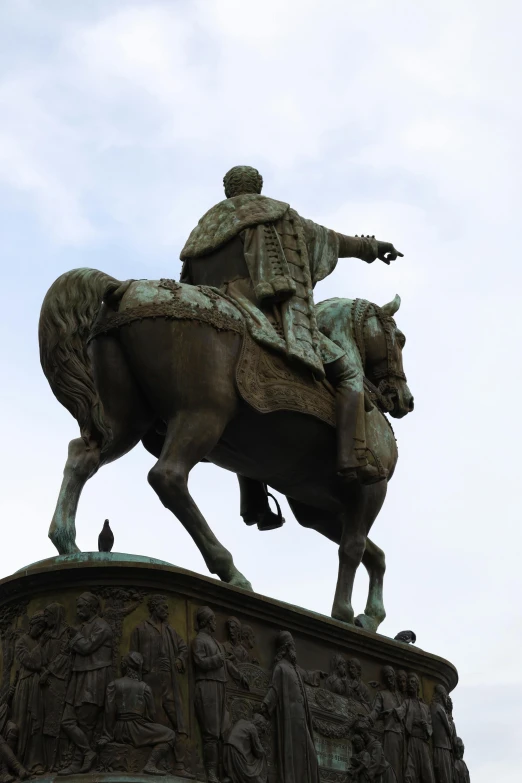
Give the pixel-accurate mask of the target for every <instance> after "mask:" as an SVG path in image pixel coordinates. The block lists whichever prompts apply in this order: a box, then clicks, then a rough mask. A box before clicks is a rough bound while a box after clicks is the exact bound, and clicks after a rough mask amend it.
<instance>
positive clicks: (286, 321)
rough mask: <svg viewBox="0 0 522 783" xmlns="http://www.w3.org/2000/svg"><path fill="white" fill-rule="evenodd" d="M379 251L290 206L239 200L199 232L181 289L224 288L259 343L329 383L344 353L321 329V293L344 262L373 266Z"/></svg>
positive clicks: (219, 208)
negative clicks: (317, 301)
mask: <svg viewBox="0 0 522 783" xmlns="http://www.w3.org/2000/svg"><path fill="white" fill-rule="evenodd" d="M376 249H377V247H376V242H375V240H374V239H369V238H368V239H366V238H357V237H349V236H344V235H343V234H338V233H336V232H335V231H332V230H331V229H328V228H325V227H324V226H320V225H318V224H317V223H313V222H312V221H311V220H305V219H304V218H302V217H300V215H298V213H297V212H296V211H295V210H293V209H291V208H290V207H289V206H288V204H285V203H283V202H280V201H275V200H274V199H270V198H266V197H265V196H261V195H254V194H248V195H242V196H235V197H233V198H230V199H226V200H225V201H222V202H220V203H219V204H216V206H215V207H213V208H212V209H211V210H209V212H207V213H206V215H204V216H203V217H202V219H201V220H200V222H199V223H198V225H197V226H196V228H195V229H194V230H193V231H192V233H191V235H190V237H189V239H188V241H187V243H186V245H185V247H184V248H183V251H182V253H181V259H182V260H183V262H184V263H183V270H182V274H181V282H182V283H190V284H192V285H209V286H214V287H216V288H219V289H220V290H221V291H223V293H226V294H227V295H228V296H229V297H231V298H232V299H233V300H234V302H235V304H236V305H237V306H238V307H239V309H240V310H241V312H242V313H243V315H244V317H245V320H246V323H247V325H248V329H249V332H250V334H251V336H252V337H253V338H254V339H255V340H256V341H257V342H259V343H261V344H262V345H265V346H267V347H270V348H273V349H275V350H277V351H279V352H283V353H285V354H286V355H287V356H288V357H290V358H292V359H294V360H297V361H298V362H299V363H301V364H302V365H305V366H306V367H308V368H309V369H310V370H312V371H313V372H314V374H315V375H316V376H317V377H323V376H324V368H323V365H324V364H329V363H330V362H333V361H335V360H336V359H339V358H340V357H341V356H343V355H344V351H343V350H342V348H340V346H338V345H336V344H335V343H334V342H332V341H331V340H329V339H328V338H327V337H326V336H325V335H323V334H321V333H320V332H319V330H318V328H317V322H316V317H315V308H314V300H313V288H314V286H315V284H316V283H317V282H319V281H320V280H322V279H323V278H325V277H327V276H328V275H329V274H330V273H331V272H333V270H334V269H335V267H336V265H337V260H338V259H339V258H342V257H348V256H352V257H357V258H361V259H363V260H365V261H368V262H371V261H374V260H375V258H376V255H377V252H376Z"/></svg>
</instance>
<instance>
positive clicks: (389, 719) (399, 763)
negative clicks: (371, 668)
mask: <svg viewBox="0 0 522 783" xmlns="http://www.w3.org/2000/svg"><path fill="white" fill-rule="evenodd" d="M382 681H383V688H382V689H381V690H380V691H379V692H378V693H377V695H376V697H375V699H374V702H373V707H372V712H371V717H372V720H373V721H374V722H376V721H378V720H381V721H382V723H383V728H384V734H383V751H384V755H385V757H386V760H387V761H389V762H390V764H391V766H392V767H393V769H394V770H395V774H396V777H397V783H403V780H404V774H403V772H404V730H403V727H402V722H401V720H400V718H399V716H398V715H397V712H396V710H397V707H400V705H401V703H402V698H401V695H400V693H399V692H398V690H397V683H396V677H395V671H394V669H393V667H392V666H385V667H384V668H383V670H382Z"/></svg>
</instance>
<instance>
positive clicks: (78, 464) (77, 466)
mask: <svg viewBox="0 0 522 783" xmlns="http://www.w3.org/2000/svg"><path fill="white" fill-rule="evenodd" d="M99 464H100V447H99V446H98V445H97V444H95V443H94V444H93V445H92V446H91V447H90V448H89V447H87V446H86V444H85V443H84V441H83V440H82V438H75V439H74V440H72V441H71V442H70V443H69V450H68V455H67V462H66V463H65V468H64V471H63V480H62V485H61V487H60V493H59V495H58V502H57V504H56V509H55V512H54V515H53V518H52V522H51V526H50V528H49V538H50V539H51V541H52V542H53V544H54V545H55V547H56V549H57V550H58V552H59V554H60V555H70V554H72V553H73V552H79V551H80V550H79V548H78V547H77V545H76V510H77V508H78V501H79V500H80V495H81V493H82V489H83V488H84V486H85V484H86V483H87V481H88V480H89V479H90V477H91V476H93V475H94V474H95V473H96V471H97V470H98V466H99Z"/></svg>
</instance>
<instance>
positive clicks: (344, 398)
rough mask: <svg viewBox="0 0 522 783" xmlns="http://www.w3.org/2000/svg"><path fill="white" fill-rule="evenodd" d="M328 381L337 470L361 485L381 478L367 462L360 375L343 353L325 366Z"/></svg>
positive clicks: (349, 479) (362, 390) (376, 469)
mask: <svg viewBox="0 0 522 783" xmlns="http://www.w3.org/2000/svg"><path fill="white" fill-rule="evenodd" d="M325 372H326V377H327V379H328V381H329V382H330V383H331V384H332V386H334V388H335V413H336V421H337V472H338V473H339V475H340V476H341V477H342V478H343V479H345V480H346V481H355V480H357V479H358V480H359V481H361V482H362V483H363V484H371V483H374V482H376V481H381V480H382V479H383V478H384V476H383V475H382V474H381V473H380V472H379V469H378V468H376V467H375V466H374V465H370V464H369V463H368V459H367V457H366V433H365V410H364V388H363V379H362V376H361V374H360V373H359V372H358V371H357V370H356V369H355V368H354V367H353V365H351V364H350V362H349V361H348V358H347V357H346V356H341V358H339V359H336V360H335V361H334V362H331V363H329V364H326V365H325Z"/></svg>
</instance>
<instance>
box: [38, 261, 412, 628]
mask: <svg viewBox="0 0 522 783" xmlns="http://www.w3.org/2000/svg"><path fill="white" fill-rule="evenodd" d="M399 305H400V299H399V297H395V299H394V300H393V301H392V302H390V303H388V304H386V305H384V306H383V307H378V306H377V305H374V304H371V303H370V302H367V301H365V300H360V299H357V300H353V301H352V300H349V299H332V300H329V301H326V302H322V303H320V304H318V305H317V308H316V312H317V321H318V325H319V328H320V329H321V331H325V333H328V335H329V336H330V338H331V339H332V340H334V341H337V342H338V343H339V345H341V346H342V347H343V348H344V349H345V350H346V351H348V352H351V354H352V356H353V360H354V361H355V362H356V363H357V366H358V368H359V369H360V372H361V373H364V376H365V378H366V381H365V384H366V392H367V395H366V406H365V409H366V442H367V449H368V452H369V454H370V455H371V459H372V460H373V463H374V464H375V465H376V466H377V467H378V468H379V470H380V471H381V472H382V477H383V478H382V480H380V481H378V482H376V483H374V484H371V485H362V484H360V483H358V482H352V483H348V484H347V483H344V482H342V481H341V480H340V479H339V477H338V476H337V475H336V467H335V465H336V462H335V460H336V441H335V413H334V402H333V394H332V390H331V388H328V384H327V382H325V381H322V382H319V381H316V380H314V378H313V377H312V375H311V373H310V374H308V376H307V377H304V375H303V373H302V371H300V370H299V369H298V368H293V367H292V366H291V365H290V364H288V363H287V362H285V361H284V360H283V359H281V358H279V357H276V356H275V355H273V354H272V355H271V353H270V351H268V350H266V349H264V348H262V347H260V346H258V345H257V344H256V343H255V342H254V341H253V340H252V339H251V337H250V336H249V334H248V331H247V329H246V326H245V322H244V318H243V316H242V314H241V312H240V311H239V310H238V308H237V307H236V306H235V305H234V302H233V301H232V300H228V298H227V297H226V295H222V294H221V293H220V292H219V290H218V289H215V288H211V287H208V286H191V285H184V284H181V283H175V282H174V281H171V280H161V281H151V280H141V281H126V282H124V283H122V282H121V281H119V280H116V279H115V278H113V277H111V276H109V275H107V274H105V273H103V272H100V271H97V270H94V269H75V270H72V271H70V272H67V273H65V274H63V275H62V276H61V277H59V278H58V279H57V280H56V281H55V282H54V283H53V285H52V286H51V288H50V289H49V291H48V292H47V294H46V296H45V299H44V302H43V305H42V311H41V316H40V324H39V343H40V356H41V363H42V367H43V370H44V373H45V375H46V377H47V380H48V381H49V384H50V386H51V389H52V391H53V393H54V394H55V396H56V397H57V399H58V400H59V401H60V402H61V403H62V405H64V406H65V407H66V408H67V409H68V410H69V412H70V413H71V414H72V415H73V416H74V417H75V418H76V420H77V421H78V424H79V426H80V432H81V437H79V438H76V439H74V440H72V441H71V442H70V444H69V449H68V457H67V461H66V464H65V469H64V477H63V482H62V485H61V489H60V493H59V497H58V501H57V505H56V509H55V512H54V516H53V519H52V522H51V526H50V529H49V537H50V539H51V541H52V542H53V544H54V545H55V547H56V548H57V550H58V552H59V553H60V554H71V553H74V552H78V551H79V550H78V547H77V545H76V541H75V538H76V529H75V516H76V510H77V506H78V502H79V498H80V494H81V492H82V489H83V487H84V486H85V483H86V482H87V480H88V479H89V478H91V477H92V476H93V475H94V474H95V473H96V471H97V470H98V469H99V468H100V467H101V466H102V465H105V464H107V463H109V462H112V461H114V460H116V459H118V458H119V457H121V456H123V455H124V454H126V453H127V452H128V451H130V450H131V449H132V448H134V446H136V444H137V443H138V442H139V441H141V442H142V444H143V445H144V447H145V448H146V449H147V450H148V451H150V452H151V453H152V454H153V455H154V456H155V457H156V458H157V462H156V464H155V465H154V467H153V468H152V469H151V470H150V472H149V474H148V480H149V483H150V484H151V486H152V487H153V489H154V490H155V491H156V493H157V494H158V496H159V498H160V500H161V502H162V503H163V505H164V506H166V508H168V509H169V510H170V511H172V513H173V514H174V515H175V516H176V517H177V518H178V520H179V521H180V522H181V523H182V524H183V525H184V526H185V528H186V530H187V531H188V532H189V533H190V535H191V536H192V538H193V539H194V542H195V543H196V545H197V547H198V549H199V550H200V552H201V554H202V555H203V558H204V560H205V563H206V565H207V567H208V569H209V571H210V572H211V573H213V574H217V575H218V576H219V578H220V579H222V580H223V581H225V582H228V583H229V584H232V585H236V586H238V587H241V588H243V589H246V590H252V586H251V585H250V582H249V581H248V580H247V579H246V578H245V577H244V576H243V575H242V574H241V573H240V572H239V571H238V569H237V568H236V567H235V565H234V561H233V558H232V555H231V553H230V552H229V551H227V549H226V548H225V547H224V546H223V545H222V544H221V543H220V542H219V541H218V539H217V538H216V536H215V535H214V533H213V532H212V530H211V528H210V526H209V525H208V523H207V521H206V520H205V518H204V517H203V515H202V514H201V512H200V510H199V508H198V507H197V505H196V503H195V502H194V500H193V498H192V497H191V495H190V493H189V490H188V477H189V474H190V471H191V470H192V468H193V467H194V466H195V465H196V464H197V463H198V462H200V461H203V460H205V461H208V462H211V463H213V464H215V465H218V466H220V467H222V468H226V469H227V470H231V471H234V472H235V473H237V474H238V475H239V476H242V477H245V478H246V479H247V480H251V481H252V483H254V484H255V483H256V482H259V483H260V485H261V484H263V485H267V486H269V487H271V488H274V489H275V490H277V491H278V492H281V493H282V494H283V495H285V496H286V497H287V499H288V502H289V505H290V508H291V510H292V512H293V514H294V515H295V517H296V519H297V521H298V522H299V523H300V524H301V525H303V526H304V527H309V528H313V529H315V530H317V531H318V532H319V533H322V534H323V535H324V536H326V537H327V538H329V539H330V540H332V541H334V542H335V543H336V544H337V545H338V547H339V573H338V579H337V587H336V591H335V597H334V601H333V607H332V617H334V618H336V619H338V620H341V621H344V622H345V623H349V624H353V623H354V622H356V623H357V624H358V625H359V626H361V627H363V628H366V629H368V630H372V631H376V630H377V628H378V626H379V624H380V623H381V622H382V621H383V619H384V617H385V610H384V604H383V575H384V570H385V560H384V553H383V552H382V550H381V549H379V548H378V547H377V546H376V545H375V544H374V543H373V542H372V541H371V540H370V539H369V538H368V533H369V531H370V528H371V526H372V524H373V522H374V520H375V518H376V517H377V515H378V513H379V511H380V509H381V507H382V504H383V502H384V499H385V496H386V490H387V483H388V481H389V480H390V479H391V477H392V475H393V471H394V469H395V465H396V462H397V457H398V454H397V447H396V442H395V437H394V435H393V431H392V429H391V425H390V424H389V422H388V420H387V418H386V416H385V415H384V412H383V411H387V412H388V413H389V414H390V415H391V416H393V417H395V418H400V417H402V416H404V415H406V414H407V413H409V412H410V411H411V410H412V409H413V397H412V395H411V393H410V391H409V389H408V386H407V384H406V378H405V375H404V372H403V368H402V349H403V347H404V343H405V338H404V335H403V334H402V333H401V332H400V330H399V329H398V328H397V326H396V324H395V321H394V319H393V315H394V314H395V312H396V311H397V310H398V308H399ZM300 373H301V374H300ZM267 378H268V381H267ZM361 561H362V562H363V563H364V565H365V567H366V569H367V571H368V574H369V594H368V602H367V605H366V608H365V611H364V614H361V615H359V616H358V617H357V618H355V616H354V610H353V608H352V604H351V596H352V589H353V583H354V578H355V572H356V570H357V568H358V566H359V564H360V563H361Z"/></svg>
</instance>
